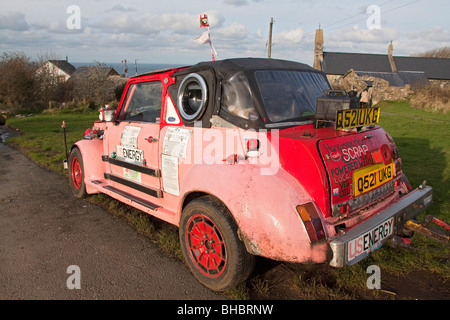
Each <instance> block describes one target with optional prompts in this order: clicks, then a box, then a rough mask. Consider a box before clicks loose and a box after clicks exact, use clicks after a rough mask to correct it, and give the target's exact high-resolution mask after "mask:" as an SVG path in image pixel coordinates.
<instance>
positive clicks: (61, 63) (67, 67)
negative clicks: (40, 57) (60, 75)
mask: <svg viewBox="0 0 450 320" xmlns="http://www.w3.org/2000/svg"><path fill="white" fill-rule="evenodd" d="M48 62H50V63H52V64H53V65H55V66H56V67H58V68H59V69H61V70H62V71H64V72H65V73H67V74H68V75H72V74H73V73H74V72H75V71H76V69H75V67H74V66H73V65H71V64H70V63H69V62H68V61H67V60H48Z"/></svg>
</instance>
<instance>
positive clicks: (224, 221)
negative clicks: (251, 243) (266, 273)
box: [179, 196, 255, 291]
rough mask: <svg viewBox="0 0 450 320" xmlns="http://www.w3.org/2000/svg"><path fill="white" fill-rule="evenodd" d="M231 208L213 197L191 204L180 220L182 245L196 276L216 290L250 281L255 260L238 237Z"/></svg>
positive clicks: (187, 260)
mask: <svg viewBox="0 0 450 320" xmlns="http://www.w3.org/2000/svg"><path fill="white" fill-rule="evenodd" d="M237 229H238V227H237V224H236V222H235V221H234V219H233V218H232V216H231V214H230V213H229V211H228V210H227V208H226V207H225V206H224V205H223V204H222V203H220V202H219V201H216V200H215V199H214V198H212V197H209V196H208V197H202V198H198V199H196V200H193V201H192V202H190V203H189V204H188V205H187V206H186V207H185V208H184V210H183V213H182V217H181V221H180V228H179V232H180V243H181V249H182V251H183V254H184V257H185V260H186V263H187V265H188V266H189V269H190V270H191V272H192V273H193V274H194V276H195V277H196V278H197V280H199V281H200V282H201V283H202V284H203V285H205V286H206V287H208V288H210V289H212V290H214V291H225V290H228V289H231V288H233V287H235V286H237V285H238V284H240V283H242V282H244V281H245V280H247V278H248V277H249V276H250V274H251V272H252V271H253V269H254V266H255V257H254V256H253V255H251V254H249V253H248V252H247V250H246V249H245V245H244V243H243V242H242V241H241V240H240V239H239V237H238V234H237Z"/></svg>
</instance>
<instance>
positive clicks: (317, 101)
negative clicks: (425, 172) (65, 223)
mask: <svg viewBox="0 0 450 320" xmlns="http://www.w3.org/2000/svg"><path fill="white" fill-rule="evenodd" d="M379 116H380V110H379V108H364V109H363V108H360V107H359V103H358V101H355V100H354V98H353V97H351V96H349V95H348V94H347V93H345V92H340V91H333V90H332V88H331V87H330V84H329V82H328V81H327V78H326V76H325V74H323V73H321V72H319V71H317V70H314V69H313V68H311V67H309V66H306V65H303V64H299V63H295V62H290V61H281V60H274V59H270V60H269V59H250V58H249V59H230V60H223V61H216V62H205V63H200V64H197V65H195V66H192V67H187V68H177V69H171V70H163V71H157V72H152V73H148V74H143V75H139V76H136V77H132V78H130V79H129V81H128V83H127V85H126V87H125V91H124V93H123V96H122V99H121V102H120V105H119V107H118V110H117V111H116V112H115V115H114V117H112V118H111V119H110V120H112V121H97V122H95V124H94V128H93V129H92V130H91V132H90V134H89V135H88V136H87V137H86V139H84V140H80V141H78V142H77V143H75V144H74V146H73V147H72V150H71V153H70V157H69V171H70V182H71V187H72V189H73V191H74V193H75V195H76V196H78V197H83V196H85V195H86V194H93V193H105V194H107V195H109V196H111V197H113V198H115V199H118V200H119V201H122V202H124V203H126V204H129V205H130V206H133V207H136V208H138V209H140V210H142V211H144V212H147V213H148V214H151V215H152V216H155V217H157V218H159V219H162V220H164V221H167V222H169V223H171V224H174V225H176V226H178V227H179V236H180V242H181V248H182V251H183V253H184V256H185V258H186V262H187V265H188V266H189V267H190V269H191V271H192V273H193V274H194V275H195V276H196V277H197V279H198V280H199V281H200V282H201V283H203V284H204V285H205V286H207V287H209V288H212V289H213V290H218V291H221V290H227V289H229V288H231V287H234V286H236V285H237V284H239V283H241V282H243V281H245V280H246V279H247V278H248V277H249V275H250V273H251V272H252V270H253V267H254V264H255V256H263V257H267V258H270V259H274V260H280V261H289V262H297V263H306V262H313V263H324V262H328V263H329V264H330V265H331V266H333V267H342V266H345V265H352V264H355V263H357V262H358V261H360V260H361V259H363V258H364V257H366V256H367V255H368V254H369V253H370V252H371V251H373V250H375V249H377V248H378V247H380V246H381V245H382V244H383V243H384V242H385V241H386V240H387V239H389V238H391V237H393V236H394V235H396V234H401V233H402V229H403V228H404V223H405V222H406V221H407V220H408V219H411V218H412V217H414V216H416V215H418V214H419V213H421V212H422V211H424V210H425V209H426V208H427V207H428V206H429V205H430V204H431V202H432V188H431V187H428V186H425V185H422V186H420V187H419V188H417V189H415V190H412V188H411V186H410V184H409V182H408V180H407V178H406V177H405V176H404V174H403V172H402V162H401V158H400V157H399V153H398V149H397V147H396V145H395V143H394V141H393V139H392V137H391V136H390V135H389V134H388V133H386V132H385V131H384V130H383V129H382V128H381V127H379V126H378V125H376V123H377V122H378V119H379Z"/></svg>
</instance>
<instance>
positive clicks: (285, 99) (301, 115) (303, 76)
mask: <svg viewBox="0 0 450 320" xmlns="http://www.w3.org/2000/svg"><path fill="white" fill-rule="evenodd" d="M255 78H256V82H257V83H258V87H259V90H260V92H261V96H262V101H263V104H264V108H265V109H266V112H267V115H268V116H269V119H270V121H271V122H286V121H302V120H308V119H311V118H312V116H314V114H315V113H316V100H317V98H318V97H320V96H321V95H322V92H323V90H329V89H330V86H329V83H328V81H327V80H326V78H325V77H324V76H323V75H322V74H320V73H313V72H300V71H283V70H279V71H278V70H264V71H256V72H255Z"/></svg>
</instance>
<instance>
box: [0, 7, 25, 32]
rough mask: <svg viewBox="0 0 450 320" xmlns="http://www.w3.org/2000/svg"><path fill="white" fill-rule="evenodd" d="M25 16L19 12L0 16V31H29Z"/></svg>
mask: <svg viewBox="0 0 450 320" xmlns="http://www.w3.org/2000/svg"><path fill="white" fill-rule="evenodd" d="M29 27H30V26H29V25H28V23H27V22H26V21H25V15H24V14H23V13H21V12H7V13H3V14H0V30H1V29H7V30H13V31H25V30H28V29H29Z"/></svg>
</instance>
